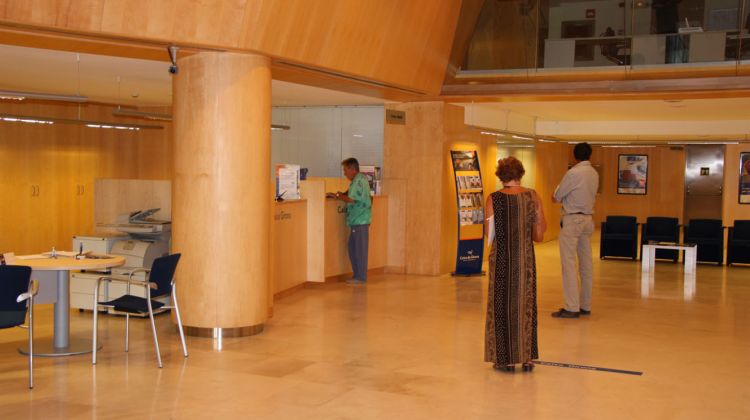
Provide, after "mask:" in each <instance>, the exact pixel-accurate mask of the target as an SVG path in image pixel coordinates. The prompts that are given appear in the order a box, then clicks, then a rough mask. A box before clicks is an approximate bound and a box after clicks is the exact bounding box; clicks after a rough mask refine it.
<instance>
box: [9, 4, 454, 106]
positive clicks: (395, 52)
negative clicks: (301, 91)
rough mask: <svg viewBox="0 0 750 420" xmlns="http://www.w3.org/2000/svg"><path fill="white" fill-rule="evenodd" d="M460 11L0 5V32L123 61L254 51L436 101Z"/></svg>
mask: <svg viewBox="0 0 750 420" xmlns="http://www.w3.org/2000/svg"><path fill="white" fill-rule="evenodd" d="M460 7H461V0H410V1H401V0H357V1H351V0H284V1H277V0H254V1H226V0H160V1H152V0H129V1H122V0H88V1H85V2H83V1H69V0H45V1H5V2H2V1H0V26H2V28H3V29H4V30H5V31H6V32H7V31H10V32H12V31H15V32H16V34H17V33H19V32H24V33H27V32H36V33H37V34H41V35H43V38H44V39H45V40H46V41H45V42H47V43H48V45H49V44H52V43H54V42H59V41H60V38H66V37H70V36H73V37H76V39H79V42H81V43H83V44H85V45H86V46H87V47H89V48H96V45H99V46H100V47H102V48H104V49H109V48H112V47H116V51H117V54H125V55H126V56H127V55H133V54H139V52H138V51H135V49H141V50H142V53H144V54H147V55H149V54H150V55H158V54H156V52H155V51H150V50H154V49H155V50H159V49H162V48H163V47H164V46H165V45H168V44H177V45H180V46H183V47H188V49H191V48H192V49H194V50H200V49H212V50H232V51H246V52H254V53H258V54H262V55H266V56H269V57H271V58H272V59H274V61H275V63H281V64H282V67H285V68H297V69H298V70H303V71H305V72H306V73H309V74H311V75H313V76H311V78H312V79H321V78H322V79H326V80H332V79H336V80H338V81H339V82H341V83H342V84H344V85H346V84H347V83H346V82H343V81H344V80H346V79H350V80H351V83H354V84H356V85H357V86H360V89H362V90H363V91H367V89H368V88H367V86H368V85H369V86H372V89H371V90H377V91H378V92H375V93H380V94H381V95H383V93H382V92H386V94H387V93H388V92H396V93H397V92H401V95H402V96H411V97H415V96H419V95H422V94H433V95H434V94H439V92H440V90H441V88H442V85H443V79H444V77H445V69H446V67H447V64H448V57H449V55H450V52H451V47H452V41H453V35H454V32H455V29H456V22H457V20H458V15H459V12H460ZM5 37H6V39H8V38H11V37H12V34H7V33H6V35H5ZM17 42H19V41H17ZM132 45H136V47H133V46H132ZM37 47H38V48H45V47H44V46H37ZM63 48H65V47H63ZM162 51H163V50H162ZM86 52H92V53H95V52H93V51H86ZM139 58H145V57H139ZM287 73H294V72H293V71H291V70H289V71H287ZM316 83H320V80H318V81H317V82H316ZM381 91H382V92H381ZM357 93H364V92H357ZM371 93H372V92H371Z"/></svg>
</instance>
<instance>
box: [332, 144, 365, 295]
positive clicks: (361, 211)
mask: <svg viewBox="0 0 750 420" xmlns="http://www.w3.org/2000/svg"><path fill="white" fill-rule="evenodd" d="M341 166H342V167H343V169H344V175H345V176H346V178H347V179H348V180H349V181H351V183H350V184H349V190H348V191H347V192H346V193H341V192H338V193H336V199H337V200H341V201H343V202H345V203H346V225H347V226H349V244H348V245H349V261H351V263H352V272H353V275H352V279H351V280H347V283H354V284H361V283H364V282H366V281H367V243H368V240H369V232H370V223H371V222H372V198H370V183H369V182H367V177H365V176H364V175H362V174H361V173H360V172H359V162H357V159H354V158H349V159H346V160H344V161H343V162H341Z"/></svg>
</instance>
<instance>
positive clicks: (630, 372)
mask: <svg viewBox="0 0 750 420" xmlns="http://www.w3.org/2000/svg"><path fill="white" fill-rule="evenodd" d="M534 363H535V364H537V365H543V366H555V367H563V368H569V369H583V370H596V371H600V372H612V373H621V374H623V375H635V376H642V375H643V372H638V371H635V370H623V369H610V368H604V367H598V366H586V365H575V364H571V363H558V362H545V361H543V360H535V361H534Z"/></svg>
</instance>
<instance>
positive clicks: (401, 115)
mask: <svg viewBox="0 0 750 420" xmlns="http://www.w3.org/2000/svg"><path fill="white" fill-rule="evenodd" d="M385 122H386V123H387V124H406V111H396V110H395V109H386V110H385Z"/></svg>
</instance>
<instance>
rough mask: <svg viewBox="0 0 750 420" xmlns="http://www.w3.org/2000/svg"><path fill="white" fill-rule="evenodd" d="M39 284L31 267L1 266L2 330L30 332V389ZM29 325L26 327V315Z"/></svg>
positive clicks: (0, 322)
mask: <svg viewBox="0 0 750 420" xmlns="http://www.w3.org/2000/svg"><path fill="white" fill-rule="evenodd" d="M36 293H37V283H36V281H32V280H31V267H23V266H18V265H0V329H5V328H13V327H21V328H28V330H29V389H31V388H34V296H36ZM27 312H28V315H29V325H28V326H27V327H24V323H25V322H26V314H27Z"/></svg>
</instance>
